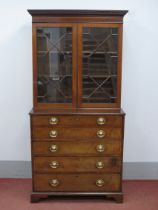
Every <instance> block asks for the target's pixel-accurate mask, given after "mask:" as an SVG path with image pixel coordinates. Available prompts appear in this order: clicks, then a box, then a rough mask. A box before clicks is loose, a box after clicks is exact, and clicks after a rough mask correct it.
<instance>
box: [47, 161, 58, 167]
mask: <svg viewBox="0 0 158 210" xmlns="http://www.w3.org/2000/svg"><path fill="white" fill-rule="evenodd" d="M49 165H50V167H51V168H58V167H59V166H60V164H59V162H57V161H52V162H51V163H50V164H49Z"/></svg>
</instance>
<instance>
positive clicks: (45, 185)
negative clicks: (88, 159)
mask: <svg viewBox="0 0 158 210" xmlns="http://www.w3.org/2000/svg"><path fill="white" fill-rule="evenodd" d="M119 190H120V174H76V175H73V174H64V175H60V174H53V175H51V174H50V175H49V174H34V191H38V192H48V191H49V192H50V191H53V192H54V191H57V192H63V191H64V192H117V191H119Z"/></svg>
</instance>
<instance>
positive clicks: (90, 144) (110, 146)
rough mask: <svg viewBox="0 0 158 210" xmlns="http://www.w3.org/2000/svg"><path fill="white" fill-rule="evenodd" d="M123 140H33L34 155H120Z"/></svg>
mask: <svg viewBox="0 0 158 210" xmlns="http://www.w3.org/2000/svg"><path fill="white" fill-rule="evenodd" d="M121 150H122V142H121V141H117V140H113V141H110V140H109V141H106V142H105V141H98V140H94V141H79V140H78V141H56V142H42V141H41V142H40V141H36V142H35V141H34V142H32V153H33V155H47V156H58V155H59V156H61V155H62V156H64V155H66V156H76V155H82V156H83V155H84V156H88V155H92V156H93V155H99V156H101V155H114V156H116V155H120V154H121Z"/></svg>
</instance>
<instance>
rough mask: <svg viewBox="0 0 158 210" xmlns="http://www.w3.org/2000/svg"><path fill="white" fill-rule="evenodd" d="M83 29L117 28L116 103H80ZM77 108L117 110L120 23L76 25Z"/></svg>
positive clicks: (120, 51)
mask: <svg viewBox="0 0 158 210" xmlns="http://www.w3.org/2000/svg"><path fill="white" fill-rule="evenodd" d="M84 27H91V28H92V27H98V28H118V62H117V96H116V103H82V95H83V87H82V79H83V77H82V75H83V74H82V72H83V71H82V47H83V42H82V41H83V39H82V32H83V28H84ZM77 60H78V100H77V106H78V108H119V107H120V104H121V78H122V73H121V72H122V70H121V69H122V23H81V24H78V55H77Z"/></svg>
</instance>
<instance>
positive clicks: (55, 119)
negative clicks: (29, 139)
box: [49, 117, 59, 125]
mask: <svg viewBox="0 0 158 210" xmlns="http://www.w3.org/2000/svg"><path fill="white" fill-rule="evenodd" d="M58 121H59V120H58V118H57V117H51V118H50V121H49V123H50V124H51V125H56V124H58Z"/></svg>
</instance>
